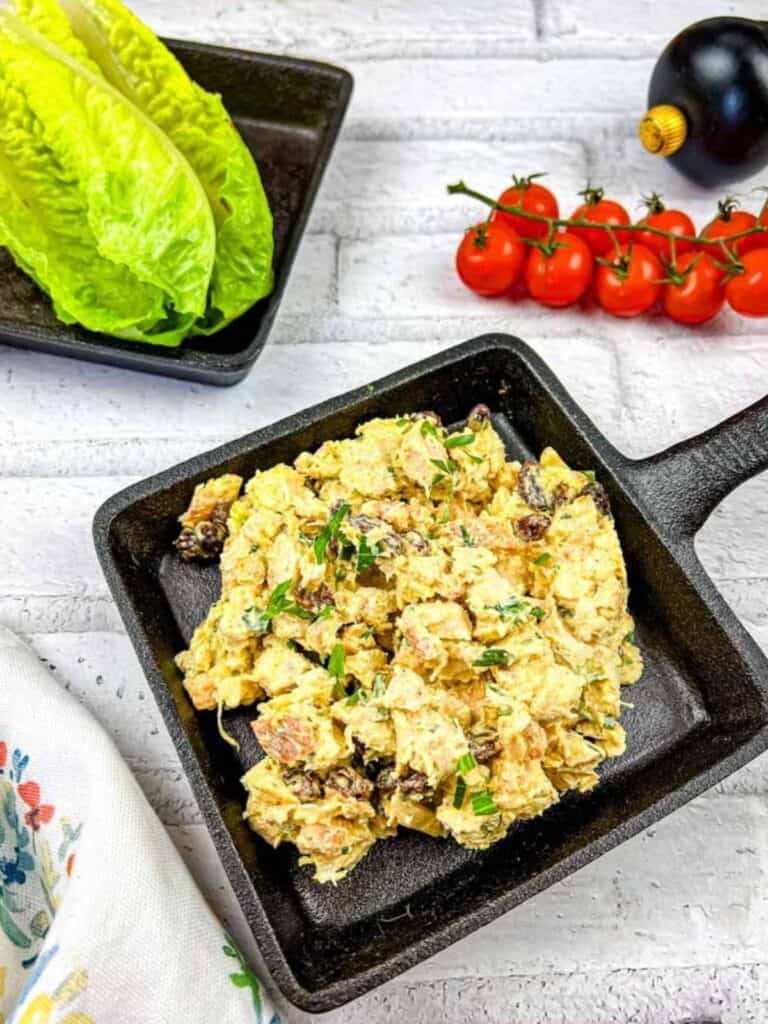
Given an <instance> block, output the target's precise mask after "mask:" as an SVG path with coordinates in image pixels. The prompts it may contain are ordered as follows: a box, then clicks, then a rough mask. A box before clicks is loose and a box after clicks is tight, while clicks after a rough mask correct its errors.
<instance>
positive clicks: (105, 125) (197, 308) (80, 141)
mask: <svg viewBox="0 0 768 1024" xmlns="http://www.w3.org/2000/svg"><path fill="white" fill-rule="evenodd" d="M0 64H2V68H3V75H4V77H5V79H6V80H7V82H8V83H9V84H11V85H12V86H13V87H14V88H15V89H17V90H18V91H19V92H20V93H21V94H22V95H23V97H24V102H25V103H26V105H27V106H28V108H29V109H30V111H31V112H32V114H34V116H35V118H36V119H37V122H38V124H39V126H40V129H41V133H42V141H43V142H44V144H45V146H46V147H47V148H48V149H49V150H50V152H51V154H52V156H53V158H54V159H55V160H56V161H57V162H58V163H59V164H60V166H61V167H62V168H63V169H64V172H65V173H66V175H67V176H69V177H71V179H72V180H74V181H76V182H77V184H78V187H79V189H80V191H81V193H82V196H83V197H84V200H85V204H86V212H87V224H88V226H89V227H90V230H91V232H92V235H93V237H94V238H95V239H96V241H97V245H98V250H99V252H100V254H101V255H102V256H103V257H104V258H105V259H107V260H110V261H112V262H113V263H117V264H121V265H123V266H125V267H127V268H128V269H129V270H130V271H131V272H132V273H133V274H134V275H135V276H136V277H137V278H138V279H139V280H140V281H142V282H144V283H146V284H149V285H152V286H154V287H155V288H157V289H159V290H160V291H161V292H162V293H163V295H164V306H165V308H166V309H167V310H173V311H174V316H175V317H176V318H177V322H175V323H174V324H173V328H178V327H180V325H181V323H182V322H183V321H184V320H185V319H187V318H193V319H194V318H198V317H200V316H202V315H203V314H204V312H205V309H206V304H207V295H208V286H209V283H210V277H211V272H212V268H213V260H214V255H215V244H216V234H215V226H214V223H213V217H212V214H211V208H210V204H209V203H208V200H207V197H206V194H205V192H204V190H203V188H202V186H201V184H200V181H199V179H198V178H197V176H196V175H195V173H194V171H193V170H192V169H191V167H190V166H189V164H188V163H187V161H186V160H185V159H184V157H183V156H182V155H181V154H180V153H179V151H178V150H177V149H176V147H175V146H174V145H173V144H172V143H171V142H170V141H169V140H168V138H167V137H166V136H165V135H164V134H163V132H162V131H160V130H159V129H158V127H157V126H156V125H155V124H154V123H153V122H152V121H151V120H150V119H149V118H147V117H145V116H144V115H143V114H142V113H141V112H140V111H139V110H138V109H137V108H136V107H135V106H134V105H133V104H132V103H130V102H129V101H128V100H127V99H126V97H125V96H124V95H122V94H121V93H120V92H119V91H118V90H116V89H115V88H113V87H112V86H111V85H110V84H109V83H108V82H107V81H105V79H104V78H103V77H101V76H98V75H96V74H94V73H93V72H91V71H89V70H88V68H87V66H86V65H84V64H81V63H79V62H78V61H77V60H75V59H74V58H73V57H72V56H71V55H70V54H69V53H68V52H67V51H65V50H62V49H60V48H59V47H58V46H56V45H54V44H53V43H52V42H51V41H50V40H49V39H47V38H46V37H45V36H43V35H41V34H40V33H38V32H36V31H35V30H34V29H32V28H30V27H29V26H28V25H26V24H25V23H23V22H22V21H20V20H19V19H18V18H16V17H14V16H13V15H10V14H8V13H7V12H2V13H0ZM73 315H74V314H73ZM161 330H162V328H161Z"/></svg>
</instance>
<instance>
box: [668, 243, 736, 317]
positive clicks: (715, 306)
mask: <svg viewBox="0 0 768 1024" xmlns="http://www.w3.org/2000/svg"><path fill="white" fill-rule="evenodd" d="M675 274H676V276H677V277H678V282H677V283H674V282H673V283H670V284H666V285H665V286H664V290H663V291H662V295H661V304H662V306H663V309H664V312H665V313H666V314H667V316H668V317H669V318H670V319H671V320H675V321H676V322H677V323H679V324H703V323H704V322H705V321H706V320H711V319H712V317H713V316H716V315H717V314H718V313H719V312H720V310H721V309H722V306H723V302H724V301H725V291H724V289H723V272H722V271H721V270H718V269H717V267H716V266H715V264H714V261H713V260H712V257H711V256H710V255H709V253H700V252H687V253H685V255H684V256H681V257H680V259H679V260H678V261H677V266H676V268H675Z"/></svg>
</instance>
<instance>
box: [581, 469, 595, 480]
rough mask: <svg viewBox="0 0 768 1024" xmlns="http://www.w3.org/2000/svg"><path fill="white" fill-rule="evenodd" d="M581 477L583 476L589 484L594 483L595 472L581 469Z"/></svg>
mask: <svg viewBox="0 0 768 1024" xmlns="http://www.w3.org/2000/svg"><path fill="white" fill-rule="evenodd" d="M581 475H582V476H585V477H586V478H587V480H589V482H590V483H591V484H593V483H594V482H595V471H594V469H582V471H581Z"/></svg>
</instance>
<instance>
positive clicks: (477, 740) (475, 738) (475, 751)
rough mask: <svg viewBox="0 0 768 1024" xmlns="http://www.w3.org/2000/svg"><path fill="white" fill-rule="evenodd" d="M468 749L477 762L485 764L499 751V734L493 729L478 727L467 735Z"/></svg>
mask: <svg viewBox="0 0 768 1024" xmlns="http://www.w3.org/2000/svg"><path fill="white" fill-rule="evenodd" d="M469 751H470V753H471V754H472V756H473V757H474V759H475V760H476V761H477V763H478V764H487V763H488V762H489V761H492V760H493V759H494V757H496V755H497V754H498V753H499V736H498V733H497V732H496V730H495V729H478V730H477V732H474V733H472V735H471V736H470V737H469Z"/></svg>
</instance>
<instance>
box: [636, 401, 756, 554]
mask: <svg viewBox="0 0 768 1024" xmlns="http://www.w3.org/2000/svg"><path fill="white" fill-rule="evenodd" d="M764 469H768V395H765V396H764V397H763V398H761V399H760V400H759V401H757V402H755V404H754V405H750V406H749V408H747V409H744V410H743V411H742V412H739V413H736V415H735V416H731V417H730V418H729V419H727V420H724V421H723V422H722V423H720V424H719V425H718V426H716V427H712V428H711V429H710V430H705V431H704V433H703V434H698V435H697V436H696V437H691V438H689V439H688V440H687V441H682V442H680V444H676V445H673V446H672V447H671V448H667V450H666V451H663V452H659V453H658V454H657V455H652V456H651V457H650V458H648V459H641V460H639V461H637V462H634V463H632V473H631V475H632V476H633V478H634V483H635V486H636V488H637V489H638V490H639V491H640V493H641V495H642V497H643V498H644V499H645V500H646V502H647V503H648V504H649V505H650V506H651V508H652V509H653V511H654V513H655V515H656V518H657V520H659V521H660V522H661V523H662V524H663V525H664V526H665V527H666V529H667V531H668V532H669V533H671V534H672V535H673V536H675V537H677V538H678V539H684V538H692V537H693V536H694V535H695V534H696V533H697V531H698V530H699V529H700V527H701V526H703V525H704V522H705V521H706V519H707V518H708V517H709V515H710V513H711V512H712V511H713V509H715V508H716V507H717V505H719V504H720V502H721V501H722V500H723V498H725V497H726V495H728V494H730V492H731V491H732V490H734V488H736V487H738V485H739V484H741V483H744V481H745V480H748V479H749V478H750V477H752V476H754V475H755V474H756V473H760V472H761V471H762V470H764Z"/></svg>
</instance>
